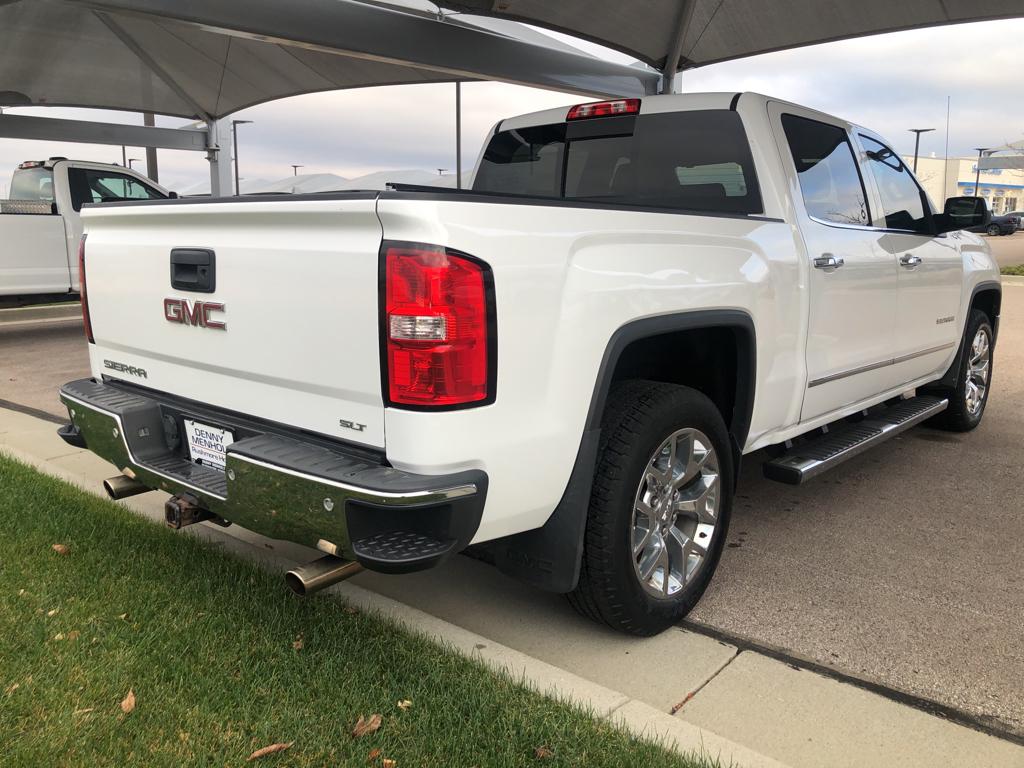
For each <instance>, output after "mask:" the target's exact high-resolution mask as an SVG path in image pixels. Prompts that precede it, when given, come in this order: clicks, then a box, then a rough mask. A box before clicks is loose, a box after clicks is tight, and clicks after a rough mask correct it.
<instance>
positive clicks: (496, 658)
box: [0, 409, 1024, 768]
mask: <svg viewBox="0 0 1024 768" xmlns="http://www.w3.org/2000/svg"><path fill="white" fill-rule="evenodd" d="M0 450H3V451H5V452H6V453H8V454H10V455H12V456H15V457H16V458H20V459H22V460H23V461H27V462H29V463H32V464H34V465H35V466H37V467H39V468H40V469H41V470H43V471H45V472H49V473H51V474H54V475H56V476H59V477H62V478H64V479H67V480H70V481H72V482H75V483H77V484H79V485H81V486H82V487H84V488H86V489H88V490H90V491H94V492H97V493H99V492H101V487H100V481H101V480H102V479H103V478H105V477H108V476H110V475H112V474H115V473H116V469H115V468H114V467H112V466H111V465H109V464H107V463H105V462H103V461H102V460H100V459H98V458H96V457H95V456H93V455H92V454H90V453H88V452H87V451H80V450H76V449H74V448H72V447H70V446H67V445H65V444H64V443H63V442H62V441H61V440H60V439H59V438H58V437H57V436H56V434H55V432H54V425H53V424H52V423H49V422H45V421H42V420H40V419H36V418H34V417H32V416H28V415H25V414H21V413H17V412H14V411H9V410H4V409H0ZM164 498H165V497H164V496H163V495H162V494H159V493H156V492H154V493H150V494H145V495H143V496H138V497H135V498H133V499H128V500H126V501H124V502H121V503H122V504H123V505H124V506H126V507H128V508H130V509H132V510H134V511H136V512H139V513H141V514H144V515H146V516H148V517H151V518H154V519H160V520H162V505H163V499H164ZM193 531H194V532H195V533H197V534H198V535H201V536H202V537H203V538H206V539H209V540H212V541H214V542H218V543H220V544H221V545H222V546H225V547H226V548H228V549H229V550H231V551H234V552H236V553H239V554H242V555H243V556H250V557H255V558H257V559H259V560H260V561H262V562H264V563H265V564H267V565H268V566H270V567H275V568H280V569H281V570H282V571H283V570H284V569H285V568H286V567H288V566H289V565H290V564H292V563H295V562H302V561H306V560H311V559H314V558H315V557H317V556H319V554H320V553H318V552H315V551H313V550H308V549H305V548H303V547H298V546H295V545H291V544H287V543H285V542H280V541H273V540H269V539H265V538H263V537H261V536H258V535H256V534H253V533H251V532H249V531H246V530H244V529H240V528H238V527H236V526H235V527H231V528H228V529H220V528H217V527H215V526H207V525H205V524H204V525H201V526H195V527H194V528H193ZM283 589H284V586H283V584H282V590H283ZM335 591H337V592H338V593H339V594H341V595H343V596H344V597H345V598H346V599H349V600H352V601H354V602H355V603H357V604H359V605H360V606H363V607H365V608H366V609H369V610H375V611H379V612H381V613H384V614H386V615H390V616H393V617H395V618H397V619H399V620H400V621H402V622H404V623H406V624H408V625H410V626H411V627H413V628H414V629H418V630H420V631H423V632H426V633H427V634H430V635H432V636H435V637H437V638H438V639H439V640H441V641H443V642H446V643H449V644H451V645H452V646H453V647H454V648H455V649H456V650H459V651H461V652H464V653H469V654H473V655H478V656H480V657H481V658H482V659H483V660H484V661H485V662H487V663H489V664H492V665H494V666H499V667H504V668H507V669H509V670H510V671H511V672H512V673H513V674H516V675H517V676H521V677H523V678H524V679H525V680H527V681H528V682H530V683H532V684H533V685H534V686H535V687H537V688H539V689H540V690H543V691H546V692H550V693H553V694H554V695H557V696H560V697H563V698H567V699H570V700H573V701H577V702H580V703H582V704H584V705H587V706H590V707H592V708H593V710H594V712H595V714H597V715H598V716H604V717H610V718H612V719H614V720H617V721H619V722H622V723H623V724H625V725H626V726H627V727H629V728H631V729H633V730H636V731H637V732H643V733H648V734H652V735H656V736H662V737H664V738H666V739H668V740H669V741H673V742H675V743H676V745H677V747H678V748H680V749H683V750H695V749H697V750H700V749H703V750H704V751H705V752H706V753H707V754H710V755H712V756H717V757H719V758H720V759H721V760H722V761H723V763H724V764H726V765H728V764H729V763H730V762H733V763H735V764H736V765H738V766H748V767H751V768H752V767H753V766H769V765H779V764H780V763H781V764H786V765H791V766H794V767H796V766H808V767H810V766H815V767H817V766H822V765H828V766H839V767H841V766H850V768H854V767H856V768H863V766H866V765H900V766H921V767H922V768H924V767H925V766H927V767H928V768H939V767H940V766H950V767H953V766H956V767H957V768H962V766H1018V767H1020V768H1024V747H1021V746H1019V745H1016V744H1014V743H1011V742H1009V741H1003V740H1000V739H997V738H994V737H992V736H989V735H986V734H984V733H981V732H979V731H976V730H972V729H970V728H966V727H964V726H961V725H957V724H955V723H952V722H949V721H947V720H944V719H941V718H939V717H935V716H933V715H930V714H927V713H925V712H923V711H920V710H918V709H914V708H911V707H908V706H905V705H903V704H900V703H897V702H896V701H894V700H892V699H889V698H884V697H882V696H879V695H876V694H874V693H871V692H869V691H867V690H864V689H863V688H860V687H855V686H853V685H849V684H846V683H843V682H839V681H837V680H835V679H832V678H829V677H825V676H822V675H819V674H816V673H815V672H812V671H808V670H807V669H801V668H800V667H798V666H794V665H790V664H786V663H782V662H780V661H776V660H774V659H772V658H769V657H768V656H764V655H761V654H759V653H756V652H753V651H749V650H740V649H738V648H737V647H735V646H733V645H729V644H726V643H722V642H719V641H717V640H715V639H712V638H709V637H706V636H704V635H701V634H697V633H693V632H689V631H686V630H682V629H673V630H669V631H668V632H665V633H663V634H662V635H660V636H658V637H655V638H649V639H643V640H640V639H636V638H629V637H624V636H621V635H617V634H614V633H612V632H610V631H606V630H604V629H602V628H601V627H598V626H596V625H594V624H592V623H590V622H587V621H585V620H583V619H580V618H579V617H577V616H576V615H575V614H573V613H572V612H571V611H570V610H568V609H567V608H566V606H565V604H564V601H563V600H562V599H561V598H559V597H558V596H554V595H546V594H543V593H539V592H536V591H534V590H530V589H528V588H526V587H524V586H522V585H520V584H518V583H516V582H513V581H511V580H508V579H505V578H504V577H502V576H501V575H500V574H498V573H497V572H496V571H494V570H493V569H491V568H489V567H488V566H486V565H484V564H482V563H479V562H476V561H473V560H470V559H468V558H462V557H459V558H454V560H453V561H452V562H450V563H447V564H446V565H445V566H443V567H442V568H439V569H436V570H434V571H430V572H426V573H423V574H418V575H416V576H413V577H408V576H407V577H388V576H382V575H380V574H369V573H367V574H362V575H360V576H359V577H356V579H353V580H352V581H351V582H346V583H343V584H341V585H338V587H336V588H335Z"/></svg>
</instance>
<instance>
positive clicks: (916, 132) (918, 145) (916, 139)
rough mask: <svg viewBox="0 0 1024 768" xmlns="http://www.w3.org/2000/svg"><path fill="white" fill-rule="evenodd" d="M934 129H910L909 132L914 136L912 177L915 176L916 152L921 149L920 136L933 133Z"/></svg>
mask: <svg viewBox="0 0 1024 768" xmlns="http://www.w3.org/2000/svg"><path fill="white" fill-rule="evenodd" d="M934 130H935V129H934V128H911V129H910V132H911V133H912V134H914V175H917V152H918V150H919V149H920V148H921V134H922V133H928V132H929V131H934Z"/></svg>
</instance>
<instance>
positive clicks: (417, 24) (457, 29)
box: [0, 0, 658, 195]
mask: <svg viewBox="0 0 1024 768" xmlns="http://www.w3.org/2000/svg"><path fill="white" fill-rule="evenodd" d="M479 79H486V80H499V81H504V82H511V83H520V84H523V85H530V86H536V87H541V88H550V89H556V90H559V91H567V92H570V93H579V94H583V95H585V96H587V97H592V96H598V97H600V96H616V95H623V94H625V95H643V94H645V93H652V92H654V91H656V90H657V87H658V76H657V73H655V72H653V71H652V70H649V69H647V68H639V67H630V66H625V65H622V64H614V63H611V62H607V61H604V60H602V59H599V58H596V57H594V56H590V55H587V54H586V53H583V52H582V51H579V50H577V49H575V48H572V47H570V46H566V45H563V44H561V43H558V42H557V41H555V40H554V39H552V38H551V37H550V36H547V35H543V34H540V33H537V32H536V31H534V30H531V29H529V28H528V27H524V26H523V25H521V24H518V23H515V22H506V21H498V22H497V23H495V20H493V19H484V20H481V23H479V24H476V25H474V24H473V23H472V22H471V20H464V19H462V18H461V17H456V18H453V17H450V16H449V17H444V16H442V15H439V14H438V13H436V12H430V13H428V12H424V11H423V10H422V9H418V8H416V7H415V6H414V5H413V6H412V7H410V3H409V2H407V1H406V2H404V3H402V4H401V5H399V6H396V5H395V4H391V5H383V4H380V3H373V2H358V1H357V0H287V1H284V0H276V1H275V0H202V1H201V2H200V1H199V0H195V1H193V2H185V1H183V0H0V107H2V106H74V107H93V108H97V107H99V108H109V109H120V110H131V111H140V112H153V113H157V114H163V115H177V116H181V117H188V118H198V119H199V120H202V121H204V122H205V123H206V125H207V130H206V131H180V132H177V135H174V136H172V135H170V133H173V132H168V131H167V130H166V129H145V128H139V127H132V128H133V130H132V131H131V133H132V135H131V137H130V138H127V133H126V132H125V131H124V130H122V129H127V128H128V126H118V125H114V124H107V125H104V124H96V123H92V124H89V123H85V124H83V123H82V122H81V121H54V120H49V119H47V118H40V117H35V116H23V115H0V136H5V137H9V138H37V137H39V136H44V135H45V136H47V137H48V138H53V139H60V140H64V141H85V142H95V143H108V144H130V145H132V146H148V147H170V148H173V149H198V150H203V151H207V153H208V157H209V158H210V160H211V188H212V190H213V194H215V195H218V194H222V193H226V192H227V190H228V189H229V188H230V172H229V164H228V163H220V162H218V160H219V150H220V147H221V144H223V143H225V141H226V139H227V135H226V131H225V128H224V126H222V125H219V124H218V120H219V119H221V118H223V117H224V116H226V115H229V114H231V113H233V112H236V111H238V110H239V109H242V108H244V107H248V106H252V105H254V104H260V103H263V102H266V101H272V100H274V99H279V98H283V97H286V96H294V95H297V94H301V93H311V92H315V91H325V90H336V89H343V88H360V87H366V86H375V85H394V84H399V83H430V82H451V81H456V82H458V81H463V80H479Z"/></svg>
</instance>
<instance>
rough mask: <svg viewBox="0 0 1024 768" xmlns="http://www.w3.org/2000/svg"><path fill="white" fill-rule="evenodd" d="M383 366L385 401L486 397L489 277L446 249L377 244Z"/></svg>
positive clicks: (478, 400)
mask: <svg viewBox="0 0 1024 768" xmlns="http://www.w3.org/2000/svg"><path fill="white" fill-rule="evenodd" d="M381 251H382V253H383V254H384V255H383V258H384V301H383V306H384V318H383V320H384V322H383V328H382V333H383V334H384V340H385V344H384V348H385V353H384V357H385V359H384V361H383V363H384V365H385V367H386V387H387V392H386V394H387V397H388V401H389V403H390V404H394V405H404V406H422V407H428V408H439V407H446V406H447V407H458V406H466V405H474V404H475V405H481V404H484V403H488V402H492V401H493V400H494V370H495V362H496V361H495V359H494V354H495V352H494V350H495V339H494V305H493V289H492V284H491V275H490V270H489V269H488V267H487V266H486V265H485V264H483V263H482V262H480V261H478V260H476V259H474V258H472V257H469V256H466V255H464V254H459V253H455V252H452V251H450V250H447V249H444V248H439V247H434V246H429V245H417V244H404V243H384V245H383V246H382V248H381Z"/></svg>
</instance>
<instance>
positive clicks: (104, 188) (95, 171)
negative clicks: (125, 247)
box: [0, 157, 171, 305]
mask: <svg viewBox="0 0 1024 768" xmlns="http://www.w3.org/2000/svg"><path fill="white" fill-rule="evenodd" d="M170 196H171V193H169V192H168V191H167V190H165V189H164V188H163V187H161V186H159V185H158V184H155V183H154V182H152V181H150V180H149V179H147V178H146V177H145V176H143V175H142V174H140V173H136V172H135V171H133V170H131V169H130V168H123V167H121V166H119V165H105V164H103V163H90V162H84V161H78V160H67V159H65V158H62V157H51V158H50V159H49V160H30V161H27V162H24V163H21V164H20V165H19V166H18V167H17V169H15V171H14V174H13V176H12V177H11V188H10V199H8V200H0V305H3V304H18V303H26V302H32V301H39V300H42V299H46V298H59V297H62V296H68V294H77V293H78V244H79V242H80V241H81V239H82V220H81V216H80V214H79V211H80V210H81V208H82V205H83V204H85V203H102V202H110V201H112V200H154V199H163V198H167V197H170Z"/></svg>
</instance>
